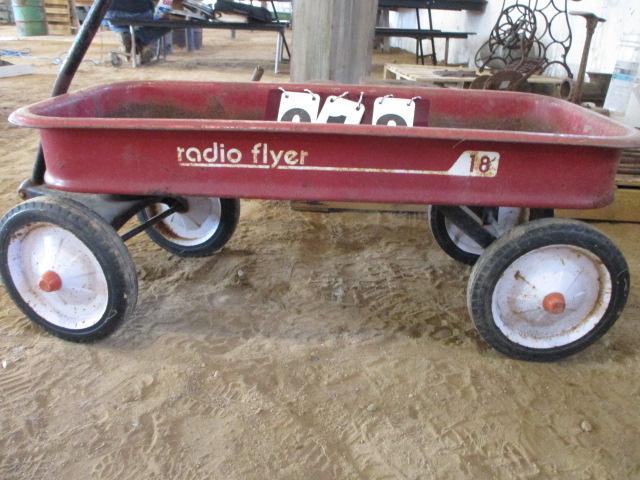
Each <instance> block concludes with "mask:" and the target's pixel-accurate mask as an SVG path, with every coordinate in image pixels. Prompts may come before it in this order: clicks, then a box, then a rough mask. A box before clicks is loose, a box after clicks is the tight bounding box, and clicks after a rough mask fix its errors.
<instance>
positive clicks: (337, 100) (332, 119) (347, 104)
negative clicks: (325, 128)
mask: <svg viewBox="0 0 640 480" xmlns="http://www.w3.org/2000/svg"><path fill="white" fill-rule="evenodd" d="M363 116H364V105H362V104H361V103H359V102H354V101H353V100H348V99H346V98H341V97H336V96H333V95H331V96H329V97H327V100H326V101H325V102H324V106H323V107H322V110H321V111H320V115H318V120H316V123H344V124H348V125H358V124H360V122H361V121H362V117H363Z"/></svg>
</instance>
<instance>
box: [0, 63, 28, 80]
mask: <svg viewBox="0 0 640 480" xmlns="http://www.w3.org/2000/svg"><path fill="white" fill-rule="evenodd" d="M33 73H35V69H34V68H33V65H2V66H0V78H8V77H19V76H21V75H31V74H33Z"/></svg>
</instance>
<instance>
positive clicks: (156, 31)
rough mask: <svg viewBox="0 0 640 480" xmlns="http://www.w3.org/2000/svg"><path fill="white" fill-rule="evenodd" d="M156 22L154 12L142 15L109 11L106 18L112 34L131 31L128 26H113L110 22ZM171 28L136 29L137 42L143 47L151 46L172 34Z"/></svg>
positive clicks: (150, 11) (142, 13)
mask: <svg viewBox="0 0 640 480" xmlns="http://www.w3.org/2000/svg"><path fill="white" fill-rule="evenodd" d="M116 18H117V19H118V20H155V19H156V18H155V15H154V13H153V10H149V11H146V12H141V13H131V12H125V11H121V10H109V11H108V12H107V14H106V15H105V16H104V19H105V23H106V24H107V26H108V27H109V29H110V30H111V31H112V32H115V33H123V32H128V31H129V26H128V25H113V24H112V23H111V22H109V20H112V19H116ZM170 31H171V29H170V28H164V27H136V29H135V32H136V41H137V42H140V43H141V46H146V45H149V44H150V43H151V42H153V41H154V40H157V39H158V38H160V37H161V36H163V35H164V34H165V33H168V32H170Z"/></svg>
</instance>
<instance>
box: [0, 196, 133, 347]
mask: <svg viewBox="0 0 640 480" xmlns="http://www.w3.org/2000/svg"><path fill="white" fill-rule="evenodd" d="M34 222H45V223H50V224H53V225H56V226H58V227H61V228H63V229H65V230H67V231H69V232H71V233H73V235H75V236H76V237H77V238H78V239H79V240H80V241H82V243H84V244H85V245H86V246H87V248H88V249H89V250H90V251H91V252H92V253H93V255H95V257H96V259H97V260H98V263H99V264H100V266H101V267H102V271H103V272H104V275H105V278H106V280H107V289H108V300H107V307H106V309H105V312H104V314H103V316H102V318H101V319H100V320H98V322H96V323H95V324H94V325H92V326H91V327H88V328H85V329H78V330H75V329H67V328H63V327H61V326H58V325H54V324H53V323H50V322H49V321H47V319H45V318H43V317H41V316H40V315H38V314H37V313H36V312H35V311H34V310H33V309H32V308H31V307H30V306H29V305H28V304H27V302H26V301H25V300H24V299H23V298H22V296H21V295H20V293H19V292H18V291H17V289H16V287H15V285H14V283H13V280H12V278H11V274H10V271H9V265H8V258H7V254H8V246H9V241H10V240H11V238H12V236H13V235H14V234H15V232H17V231H18V230H19V229H20V228H22V227H24V226H25V225H28V224H30V223H34ZM0 252H2V258H1V260H0V275H1V276H2V280H3V282H4V284H5V287H6V289H7V292H8V293H9V295H10V296H11V298H12V300H13V301H14V302H15V304H16V305H17V306H18V307H19V308H20V310H22V312H23V313H24V314H25V315H26V316H27V317H28V318H29V319H30V320H31V321H33V322H34V323H36V324H38V325H39V326H41V327H42V328H44V329H45V330H46V331H48V332H49V333H52V334H53V335H56V336H58V337H60V338H63V339H65V340H71V341H74V342H91V341H94V340H98V339H100V338H103V337H105V336H107V335H109V334H110V333H112V332H113V331H114V330H115V329H116V327H118V325H120V323H121V322H123V321H124V320H125V319H126V318H127V317H128V316H129V315H130V314H131V313H132V312H133V311H134V309H135V306H136V302H137V298H138V279H137V276H136V269H135V265H134V263H133V260H132V259H131V255H129V251H128V250H127V248H126V247H125V245H124V243H123V242H122V240H121V239H120V237H119V236H118V234H117V232H116V231H115V230H114V229H113V228H112V227H111V226H110V225H109V224H107V223H106V222H105V221H104V220H103V219H102V218H101V217H100V216H98V215H97V214H96V213H94V212H93V211H91V210H90V209H88V208H87V207H85V206H84V205H81V204H79V203H77V202H74V201H72V200H67V199H62V198H58V197H38V198H34V199H32V200H28V201H26V202H23V203H21V204H19V205H17V206H16V207H14V208H13V209H12V210H10V211H9V212H8V213H7V214H6V215H5V216H4V217H3V218H2V220H1V221H0Z"/></svg>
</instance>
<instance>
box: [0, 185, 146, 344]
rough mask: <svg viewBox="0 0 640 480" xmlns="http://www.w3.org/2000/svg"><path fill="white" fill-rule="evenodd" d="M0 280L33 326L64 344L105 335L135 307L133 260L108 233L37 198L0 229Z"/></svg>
mask: <svg viewBox="0 0 640 480" xmlns="http://www.w3.org/2000/svg"><path fill="white" fill-rule="evenodd" d="M0 253H1V255H2V258H1V261H0V274H1V276H2V280H3V282H4V284H5V286H6V288H7V291H8V293H9V295H10V296H11V298H12V299H13V301H14V302H15V303H16V305H17V306H18V307H19V308H20V309H21V310H22V311H23V312H24V314H25V315H26V316H27V317H28V318H29V319H30V320H32V321H33V322H35V323H36V324H38V325H40V326H41V327H43V328H44V329H45V330H47V331H49V332H50V333H52V334H54V335H57V336H59V337H62V338H64V339H67V340H72V341H77V342H84V341H92V340H97V339H99V338H102V337H104V336H106V335H108V334H109V333H111V332H112V331H113V330H114V329H115V328H116V327H117V326H118V325H119V324H120V322H122V321H123V320H124V319H125V318H126V317H127V316H128V315H129V314H130V313H131V312H132V311H133V309H134V308H135V304H136V300H137V295H138V284H137V278H136V270H135V266H134V264H133V260H132V259H131V256H130V255H129V252H128V251H127V249H126V247H125V246H124V243H123V242H122V240H121V239H120V237H119V236H118V234H117V233H116V231H115V230H114V229H113V228H112V227H111V226H110V225H109V224H107V223H106V222H105V221H104V220H102V218H100V217H99V216H98V215H97V214H95V213H94V212H92V211H91V210H89V209H88V208H86V207H84V206H83V205H80V204H78V203H76V202H73V201H70V200H63V199H60V198H48V197H39V198H36V199H33V200H29V201H27V202H24V203H22V204H20V205H18V206H16V207H15V208H13V209H12V210H11V211H9V212H8V213H7V214H6V215H5V216H4V218H3V219H2V221H1V223H0Z"/></svg>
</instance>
